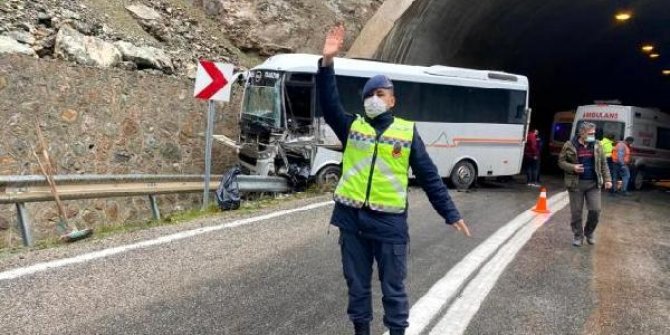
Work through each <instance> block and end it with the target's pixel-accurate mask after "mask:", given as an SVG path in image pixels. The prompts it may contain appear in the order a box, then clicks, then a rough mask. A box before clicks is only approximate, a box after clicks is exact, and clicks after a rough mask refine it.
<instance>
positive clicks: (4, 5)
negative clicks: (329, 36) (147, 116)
mask: <svg viewBox="0 0 670 335" xmlns="http://www.w3.org/2000/svg"><path fill="white" fill-rule="evenodd" d="M381 3H382V0H190V1H188V0H134V1H130V0H114V1H109V0H79V1H73V0H69V1H63V0H28V1H26V0H5V1H2V2H1V3H0V55H2V54H12V53H19V54H25V55H29V56H33V57H37V58H57V59H62V60H66V61H70V62H75V63H77V64H81V65H85V66H94V67H101V68H106V67H119V68H124V69H127V70H141V71H148V72H154V73H162V74H168V75H177V76H189V77H193V76H194V75H195V69H196V61H197V59H199V58H206V59H212V60H215V61H223V62H233V63H235V64H238V65H241V66H252V65H254V64H255V63H257V62H258V61H260V59H262V58H264V57H266V56H270V55H273V54H276V53H283V52H318V50H319V46H320V44H321V43H322V41H323V34H324V32H325V30H326V29H327V27H328V26H330V25H332V24H334V23H335V22H336V21H343V22H346V23H347V27H348V29H349V30H350V31H351V32H352V34H350V36H352V35H355V32H357V31H358V30H360V28H362V26H363V24H364V23H365V22H366V21H367V19H368V18H369V17H370V16H371V15H372V14H373V13H374V10H375V9H376V8H377V7H378V6H379V5H380V4H381ZM349 42H351V41H349Z"/></svg>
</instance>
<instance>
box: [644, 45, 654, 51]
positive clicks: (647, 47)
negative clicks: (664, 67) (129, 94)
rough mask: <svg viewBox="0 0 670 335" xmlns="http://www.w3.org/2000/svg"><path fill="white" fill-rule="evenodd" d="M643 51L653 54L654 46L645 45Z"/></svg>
mask: <svg viewBox="0 0 670 335" xmlns="http://www.w3.org/2000/svg"><path fill="white" fill-rule="evenodd" d="M642 51H644V52H652V51H654V46H653V45H651V44H645V45H643V46H642Z"/></svg>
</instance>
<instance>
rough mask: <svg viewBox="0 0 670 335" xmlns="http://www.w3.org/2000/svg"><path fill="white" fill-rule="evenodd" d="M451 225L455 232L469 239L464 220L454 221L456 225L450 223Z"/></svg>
mask: <svg viewBox="0 0 670 335" xmlns="http://www.w3.org/2000/svg"><path fill="white" fill-rule="evenodd" d="M451 225H452V226H453V227H454V228H455V229H456V230H458V231H460V232H461V233H463V234H464V235H465V236H467V237H470V229H468V225H466V224H465V220H463V219H460V220H458V221H456V223H452V224H451Z"/></svg>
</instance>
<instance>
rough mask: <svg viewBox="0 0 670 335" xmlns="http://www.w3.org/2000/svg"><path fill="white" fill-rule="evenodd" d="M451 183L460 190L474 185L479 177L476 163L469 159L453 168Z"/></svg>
mask: <svg viewBox="0 0 670 335" xmlns="http://www.w3.org/2000/svg"><path fill="white" fill-rule="evenodd" d="M450 179H451V183H452V184H453V185H454V187H455V188H457V189H459V190H466V189H468V188H470V186H472V184H473V183H474V182H475V179H477V170H475V166H474V164H472V163H471V162H468V161H460V162H458V163H457V164H456V166H454V169H453V170H451V177H450Z"/></svg>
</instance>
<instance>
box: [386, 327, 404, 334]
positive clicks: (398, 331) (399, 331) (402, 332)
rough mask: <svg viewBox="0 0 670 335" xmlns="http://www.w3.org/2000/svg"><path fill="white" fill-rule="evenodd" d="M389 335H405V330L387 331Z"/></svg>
mask: <svg viewBox="0 0 670 335" xmlns="http://www.w3.org/2000/svg"><path fill="white" fill-rule="evenodd" d="M389 330H390V334H391V335H405V329H402V328H401V329H389Z"/></svg>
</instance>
